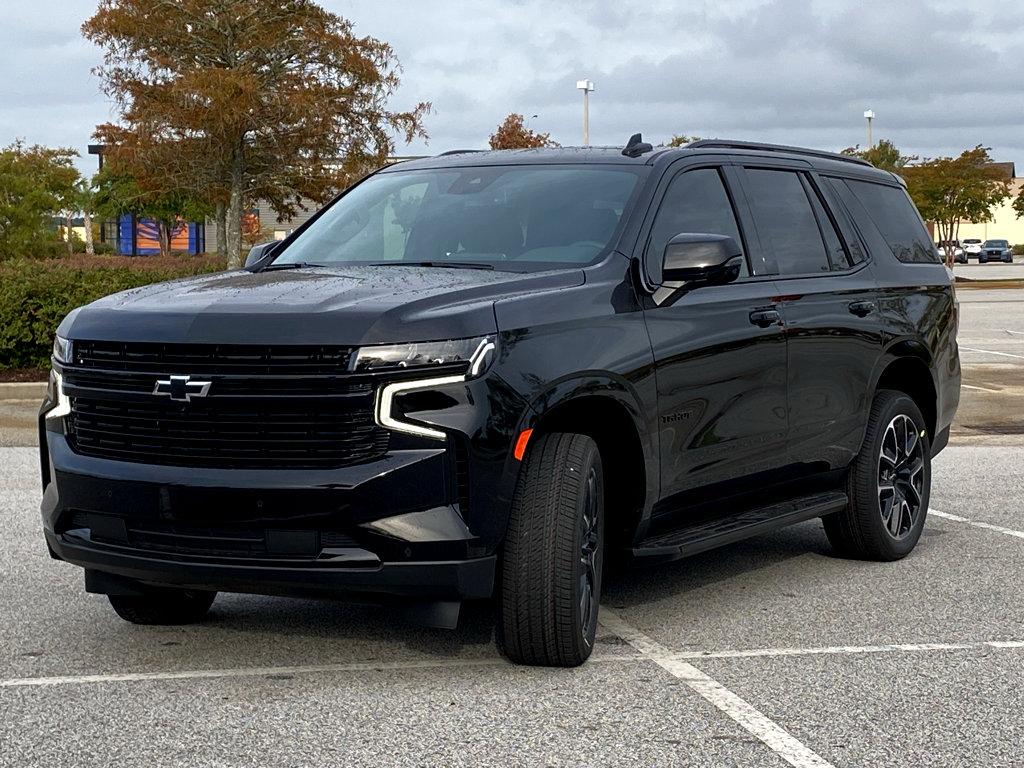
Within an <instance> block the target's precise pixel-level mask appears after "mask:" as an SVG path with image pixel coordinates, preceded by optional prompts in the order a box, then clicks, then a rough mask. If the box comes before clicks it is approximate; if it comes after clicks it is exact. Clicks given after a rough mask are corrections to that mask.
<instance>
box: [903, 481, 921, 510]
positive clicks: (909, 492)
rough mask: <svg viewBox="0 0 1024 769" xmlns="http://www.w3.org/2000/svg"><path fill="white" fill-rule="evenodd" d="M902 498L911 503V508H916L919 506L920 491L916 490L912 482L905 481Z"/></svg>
mask: <svg viewBox="0 0 1024 769" xmlns="http://www.w3.org/2000/svg"><path fill="white" fill-rule="evenodd" d="M903 488H904V489H905V491H904V494H903V496H904V498H905V499H906V500H907V503H908V504H913V509H914V510H917V508H919V507H920V506H921V492H920V491H918V490H917V487H916V486H915V485H914V484H913V483H906V484H904V485H903Z"/></svg>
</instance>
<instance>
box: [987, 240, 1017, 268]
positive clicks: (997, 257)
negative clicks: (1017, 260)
mask: <svg viewBox="0 0 1024 769" xmlns="http://www.w3.org/2000/svg"><path fill="white" fill-rule="evenodd" d="M1012 261H1013V248H1012V247H1011V246H1010V241H1008V240H986V241H985V242H984V243H982V244H981V251H979V252H978V263H979V264H985V263H986V262H1006V263H1007V264H1009V263H1010V262H1012Z"/></svg>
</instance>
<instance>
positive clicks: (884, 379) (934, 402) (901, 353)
mask: <svg viewBox="0 0 1024 769" xmlns="http://www.w3.org/2000/svg"><path fill="white" fill-rule="evenodd" d="M879 390H898V391H900V392H903V393H906V394H907V395H909V396H910V397H911V398H912V399H913V400H914V402H915V403H916V404H917V407H918V408H919V409H921V414H922V415H923V416H924V419H925V426H926V428H927V429H928V435H929V437H930V438H931V439H932V440H934V439H935V431H936V420H937V418H938V388H937V387H936V386H935V376H934V375H933V373H932V366H931V355H930V353H929V352H928V348H927V347H925V346H924V345H923V344H921V343H920V342H914V341H912V340H905V341H903V342H900V343H897V344H895V345H893V346H892V347H891V348H890V349H889V351H888V355H887V356H886V358H885V361H884V363H883V365H881V366H880V367H879V371H878V375H877V376H876V377H875V381H874V386H873V388H872V393H875V392H878V391H879Z"/></svg>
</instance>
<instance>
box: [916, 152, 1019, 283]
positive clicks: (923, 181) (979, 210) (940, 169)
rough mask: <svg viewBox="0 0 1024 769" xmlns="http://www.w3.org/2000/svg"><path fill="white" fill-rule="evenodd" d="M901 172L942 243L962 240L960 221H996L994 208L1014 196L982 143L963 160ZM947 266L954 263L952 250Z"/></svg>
mask: <svg viewBox="0 0 1024 769" xmlns="http://www.w3.org/2000/svg"><path fill="white" fill-rule="evenodd" d="M900 173H901V174H902V176H903V178H904V179H906V182H907V189H908V191H909V192H910V196H911V198H913V200H914V204H915V205H916V206H917V210H918V211H920V212H921V216H923V217H924V218H925V219H926V220H928V221H931V222H934V223H935V227H936V229H937V231H938V239H939V242H940V243H946V242H948V241H952V240H957V239H958V237H959V232H960V222H970V223H972V224H978V223H980V222H989V221H992V209H993V208H994V207H995V206H997V205H998V204H999V203H1002V202H1003V201H1004V200H1006V198H1008V197H1009V196H1010V184H1009V181H1008V180H1007V179H1006V177H1005V176H1004V175H1003V174H1002V172H1001V171H1000V170H999V169H998V168H994V167H993V166H992V157H991V156H990V155H989V148H988V147H982V146H981V145H980V144H979V145H978V146H977V147H974V149H969V150H965V151H964V152H962V153H961V154H960V156H959V157H955V158H949V157H942V158H935V159H932V160H926V161H922V162H918V163H914V164H911V165H907V166H904V167H903V168H902V169H901V170H900ZM946 263H947V264H949V265H950V266H952V264H953V249H951V248H947V249H946Z"/></svg>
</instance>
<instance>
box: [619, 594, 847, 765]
mask: <svg viewBox="0 0 1024 769" xmlns="http://www.w3.org/2000/svg"><path fill="white" fill-rule="evenodd" d="M600 616H601V620H600V621H601V624H602V625H603V626H604V627H605V628H606V629H608V630H609V631H611V632H612V633H614V634H615V635H617V636H618V637H619V638H621V639H622V640H624V641H625V642H626V643H628V644H629V645H630V646H632V647H633V648H634V649H636V650H637V651H638V652H640V654H641V655H643V656H644V657H645V658H647V659H649V660H650V661H651V662H653V663H654V664H656V665H658V666H659V667H660V668H662V669H664V670H666V671H668V672H669V673H671V674H672V675H673V676H675V677H676V678H678V679H680V680H681V681H683V682H684V683H686V685H687V686H689V687H690V688H691V689H692V690H693V691H694V692H696V693H697V694H699V695H700V696H701V697H703V698H704V699H705V700H707V701H708V702H710V703H711V704H712V705H714V706H715V707H716V708H718V709H719V710H721V711H722V712H723V713H725V715H727V716H729V718H731V719H732V720H733V721H735V722H736V723H737V724H739V725H740V726H741V727H743V728H744V729H745V730H746V731H748V732H750V733H751V734H752V735H754V736H755V737H757V739H759V740H760V741H761V742H763V743H764V744H765V745H767V746H768V748H770V749H771V750H772V751H773V752H775V753H776V754H777V755H778V756H779V757H780V758H782V759H783V760H785V761H786V762H787V763H789V764H792V765H793V766H821V767H831V766H832V765H831V764H830V763H828V762H827V761H826V760H825V759H823V758H822V757H821V756H819V755H818V754H817V753H815V752H814V751H813V750H811V749H810V748H809V747H807V746H806V745H804V744H803V743H802V742H800V740H798V739H797V738H796V737H794V736H793V735H792V734H790V733H789V732H787V731H786V730H785V729H783V728H782V727H781V726H779V725H778V724H777V723H775V722H774V721H772V720H771V719H770V718H768V716H766V715H765V714H764V713H762V712H761V711H759V710H758V709H757V708H755V707H754V706H753V705H751V704H750V703H749V702H747V701H746V700H745V699H743V698H742V697H740V696H739V695H738V694H736V693H735V692H732V691H730V690H729V689H726V688H725V687H724V686H722V684H720V683H718V681H716V680H715V679H713V678H712V677H711V676H709V675H708V674H707V673H704V672H703V671H701V670H698V669H697V668H695V667H694V666H693V665H691V664H689V663H688V662H684V661H683V660H682V659H680V658H679V657H678V656H676V655H673V654H672V652H671V651H670V650H669V649H667V648H665V647H664V646H662V645H661V644H659V643H658V642H657V641H655V640H654V639H652V638H649V637H648V636H646V635H644V634H643V633H641V632H640V631H639V630H637V629H636V628H634V627H632V626H630V625H628V624H627V623H626V622H624V621H623V620H622V618H620V617H619V616H618V615H617V614H615V613H614V612H612V611H609V610H608V609H606V608H604V607H601V615H600Z"/></svg>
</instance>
